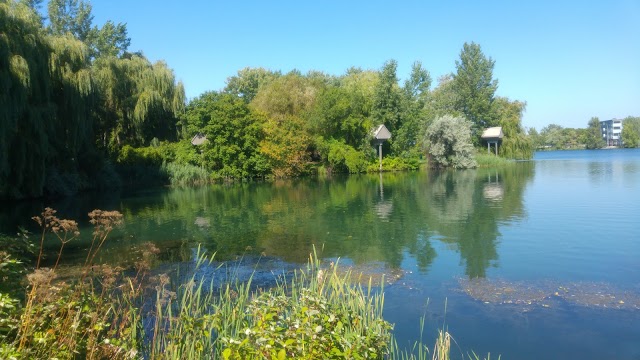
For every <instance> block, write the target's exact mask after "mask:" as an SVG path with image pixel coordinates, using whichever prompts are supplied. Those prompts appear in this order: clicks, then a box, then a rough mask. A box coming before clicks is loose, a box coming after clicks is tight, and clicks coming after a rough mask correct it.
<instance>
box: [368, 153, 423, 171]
mask: <svg viewBox="0 0 640 360" xmlns="http://www.w3.org/2000/svg"><path fill="white" fill-rule="evenodd" d="M419 168H420V160H419V159H417V158H403V157H394V156H388V157H385V158H382V171H407V170H418V169H419ZM378 171H380V163H379V162H375V163H369V165H368V167H367V172H378Z"/></svg>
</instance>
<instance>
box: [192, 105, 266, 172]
mask: <svg viewBox="0 0 640 360" xmlns="http://www.w3.org/2000/svg"><path fill="white" fill-rule="evenodd" d="M185 118H186V122H187V123H188V124H189V125H188V128H189V135H193V134H195V133H197V132H202V133H204V134H205V135H206V137H207V142H205V143H204V144H203V145H201V147H202V154H203V158H204V166H205V167H206V168H207V170H209V171H212V172H214V173H215V174H217V175H218V176H221V177H225V178H236V179H239V178H248V177H253V176H257V175H263V174H264V170H265V168H264V166H265V161H266V160H265V159H264V157H263V156H262V155H261V154H260V149H259V144H260V141H262V140H263V133H262V123H263V121H264V120H263V119H260V118H258V117H257V116H256V115H254V114H253V113H252V112H251V111H250V110H249V107H248V105H247V103H245V102H244V101H243V100H242V99H241V98H239V97H237V96H234V95H231V94H220V93H216V92H206V93H204V94H202V95H201V96H199V97H198V98H196V99H194V100H192V101H191V102H190V103H189V106H188V107H187V110H186V113H185Z"/></svg>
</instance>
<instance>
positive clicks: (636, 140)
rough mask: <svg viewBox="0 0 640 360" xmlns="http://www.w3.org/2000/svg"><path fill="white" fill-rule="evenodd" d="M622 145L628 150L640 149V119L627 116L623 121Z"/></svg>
mask: <svg viewBox="0 0 640 360" xmlns="http://www.w3.org/2000/svg"><path fill="white" fill-rule="evenodd" d="M622 145H623V146H624V147H626V148H637V147H640V117H633V116H627V117H626V118H625V119H624V120H622Z"/></svg>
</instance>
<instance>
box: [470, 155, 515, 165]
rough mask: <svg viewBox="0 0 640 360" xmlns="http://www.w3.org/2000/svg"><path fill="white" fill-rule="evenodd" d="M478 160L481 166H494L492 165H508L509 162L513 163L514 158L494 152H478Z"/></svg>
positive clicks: (476, 156)
mask: <svg viewBox="0 0 640 360" xmlns="http://www.w3.org/2000/svg"><path fill="white" fill-rule="evenodd" d="M475 159H476V162H477V163H478V167H479V168H492V167H500V166H506V165H509V164H513V162H514V161H513V160H509V159H505V158H503V157H500V156H496V155H493V154H487V153H480V152H479V153H476V155H475Z"/></svg>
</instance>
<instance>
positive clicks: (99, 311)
mask: <svg viewBox="0 0 640 360" xmlns="http://www.w3.org/2000/svg"><path fill="white" fill-rule="evenodd" d="M90 217H91V222H92V223H93V225H94V232H93V241H92V243H91V247H90V249H89V250H88V253H87V257H86V260H85V263H84V264H83V266H82V268H81V270H80V271H79V273H78V276H76V277H75V278H74V280H66V281H63V280H60V279H58V277H57V269H58V266H59V260H60V259H59V257H60V255H61V254H62V249H63V248H64V245H65V244H66V243H68V242H69V241H71V240H73V239H74V238H76V237H78V236H79V233H78V232H77V224H76V223H75V222H74V221H70V220H63V219H59V218H57V217H56V216H55V211H54V210H51V209H46V210H45V211H44V212H43V213H42V214H41V216H39V217H35V218H34V219H35V220H36V221H38V223H39V224H40V225H41V226H42V228H43V231H42V234H41V238H40V246H41V249H42V246H43V243H44V241H45V237H46V235H47V234H48V233H53V234H54V235H55V236H56V237H57V238H58V239H59V241H60V244H61V245H60V251H59V252H58V254H57V256H58V259H57V260H56V263H55V266H54V267H53V268H51V269H47V268H43V267H41V259H42V256H43V255H42V251H41V250H40V252H39V255H38V260H37V265H36V269H35V271H34V272H33V273H32V274H30V275H29V276H28V282H29V287H28V292H27V294H26V297H25V301H24V303H23V307H22V308H18V307H16V309H15V311H12V312H9V313H6V311H4V310H3V312H2V314H3V315H5V314H7V316H8V317H10V318H12V319H13V320H14V321H13V323H15V324H16V325H15V331H14V332H12V333H10V334H9V335H6V336H4V337H3V343H2V344H0V358H3V359H4V358H6V359H11V358H15V359H20V358H24V359H28V358H35V359H41V358H42V359H44V358H58V359H154V360H155V359H167V360H168V359H211V358H223V359H284V358H291V359H322V358H345V359H353V358H377V359H380V358H387V359H427V358H429V357H432V358H433V359H449V353H450V347H451V337H450V335H449V333H448V332H446V331H444V329H443V330H442V331H441V332H440V335H439V337H438V340H437V342H436V344H435V345H434V348H433V350H432V351H430V350H429V347H428V346H426V345H424V344H423V343H422V341H420V342H419V343H416V345H415V346H414V348H413V349H412V350H404V349H400V348H399V346H398V345H397V343H396V342H395V340H394V339H393V337H392V328H393V326H392V325H391V324H390V323H388V322H387V321H385V320H384V319H383V314H382V311H383V307H384V292H383V289H382V288H375V287H374V286H373V285H372V280H369V282H368V283H367V284H364V285H363V284H362V283H361V282H359V281H358V280H357V279H358V277H357V276H354V275H353V274H351V272H350V271H349V270H346V271H345V270H342V269H340V270H338V265H337V264H333V263H331V264H323V263H322V262H321V261H320V259H319V257H318V256H317V254H316V253H315V250H314V253H313V254H311V255H310V256H309V261H308V264H307V266H306V268H303V269H300V270H298V271H295V272H293V273H291V274H289V275H287V276H285V275H284V274H283V275H281V276H280V277H278V278H277V279H276V281H275V285H274V286H272V287H269V288H257V287H256V286H254V284H253V282H252V278H249V279H248V280H245V281H240V279H239V278H238V277H235V278H234V277H232V279H231V280H229V278H228V277H224V278H222V279H216V278H215V274H216V273H218V272H217V270H219V269H220V267H221V266H222V265H218V264H217V263H216V262H215V256H208V255H206V254H204V253H203V252H201V251H200V250H199V249H198V252H197V255H196V257H195V260H194V263H193V266H191V267H190V268H189V269H188V271H189V274H188V276H185V274H179V275H181V276H177V275H174V276H169V275H167V274H160V275H155V276H151V275H150V273H149V264H150V263H151V261H152V260H151V259H152V257H153V256H154V254H155V253H157V249H155V247H153V246H152V245H149V246H148V248H146V249H143V250H142V251H141V252H140V261H139V262H138V263H137V264H136V265H135V269H134V270H135V271H133V272H131V271H128V272H124V271H123V269H121V268H117V267H109V266H104V265H97V264H95V263H94V261H95V259H96V254H97V253H98V252H99V251H100V249H101V248H102V247H103V244H104V243H105V241H106V240H107V237H108V235H109V233H110V232H111V230H112V229H113V228H114V227H115V226H118V224H119V223H120V222H121V215H120V214H119V213H118V212H105V211H100V210H94V211H93V212H91V213H90ZM3 261H4V260H3ZM380 283H381V284H384V281H381V282H380ZM0 303H1V304H9V303H13V302H11V301H4V300H3V301H1V302H0ZM421 325H422V327H424V319H423V320H422V322H421ZM469 358H470V359H472V357H471V356H469ZM476 358H477V357H476Z"/></svg>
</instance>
